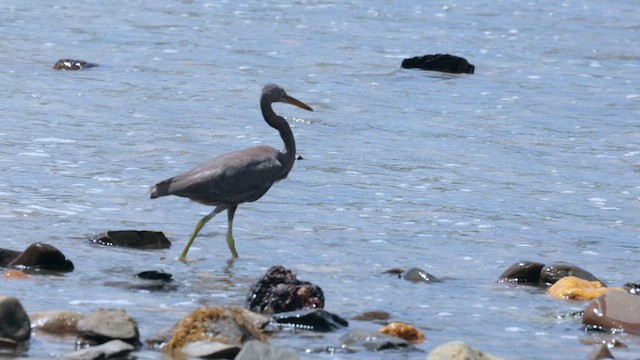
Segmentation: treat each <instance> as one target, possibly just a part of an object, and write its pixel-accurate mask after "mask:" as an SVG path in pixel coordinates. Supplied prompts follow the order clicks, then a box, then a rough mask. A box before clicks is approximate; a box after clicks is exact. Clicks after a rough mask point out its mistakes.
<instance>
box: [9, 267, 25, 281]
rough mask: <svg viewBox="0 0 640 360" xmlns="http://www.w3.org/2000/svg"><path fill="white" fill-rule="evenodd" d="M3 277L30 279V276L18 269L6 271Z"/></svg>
mask: <svg viewBox="0 0 640 360" xmlns="http://www.w3.org/2000/svg"><path fill="white" fill-rule="evenodd" d="M2 277H3V278H5V279H20V280H24V279H29V275H27V274H25V273H24V271H20V270H16V269H11V270H7V271H5V272H4V274H2Z"/></svg>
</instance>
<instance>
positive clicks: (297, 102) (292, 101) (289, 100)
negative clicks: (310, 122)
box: [284, 95, 313, 111]
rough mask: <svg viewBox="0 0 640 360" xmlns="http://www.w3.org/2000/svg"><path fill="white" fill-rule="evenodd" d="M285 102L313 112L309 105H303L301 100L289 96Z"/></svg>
mask: <svg viewBox="0 0 640 360" xmlns="http://www.w3.org/2000/svg"><path fill="white" fill-rule="evenodd" d="M284 100H285V102H287V103H288V104H291V105H295V106H297V107H299V108H302V109H305V110H308V111H313V109H312V108H311V107H310V106H309V105H307V104H305V103H303V102H302V101H300V100H298V99H296V98H294V97H291V96H289V95H285V97H284Z"/></svg>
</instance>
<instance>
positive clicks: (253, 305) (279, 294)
mask: <svg viewBox="0 0 640 360" xmlns="http://www.w3.org/2000/svg"><path fill="white" fill-rule="evenodd" d="M246 306H247V308H248V309H250V310H251V311H255V312H257V313H264V314H273V313H279V312H287V311H296V310H302V309H322V308H323V307H324V293H323V292H322V289H321V288H320V287H319V286H317V285H315V284H312V283H310V282H308V281H300V280H298V279H297V278H296V276H295V275H294V274H293V273H292V272H291V271H290V270H288V269H285V268H284V267H282V266H272V267H271V268H270V269H269V270H267V272H266V274H264V275H263V276H262V277H261V278H260V279H259V280H258V281H257V282H256V283H255V284H253V285H252V286H251V289H250V290H249V295H248V296H247V300H246Z"/></svg>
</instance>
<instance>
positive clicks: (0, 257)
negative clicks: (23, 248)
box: [0, 248, 22, 267]
mask: <svg viewBox="0 0 640 360" xmlns="http://www.w3.org/2000/svg"><path fill="white" fill-rule="evenodd" d="M20 254H22V252H20V251H15V250H9V249H2V248H0V266H2V267H7V266H9V264H11V262H12V261H13V260H15V259H17V258H18V256H20Z"/></svg>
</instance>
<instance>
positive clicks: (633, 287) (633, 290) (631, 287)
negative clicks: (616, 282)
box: [622, 283, 640, 295]
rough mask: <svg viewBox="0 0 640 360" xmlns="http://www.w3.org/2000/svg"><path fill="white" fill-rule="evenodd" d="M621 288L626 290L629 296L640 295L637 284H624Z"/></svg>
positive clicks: (639, 287) (639, 285)
mask: <svg viewBox="0 0 640 360" xmlns="http://www.w3.org/2000/svg"><path fill="white" fill-rule="evenodd" d="M622 287H623V288H624V289H625V290H627V292H628V293H629V294H631V295H640V284H639V283H626V284H624V285H622Z"/></svg>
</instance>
